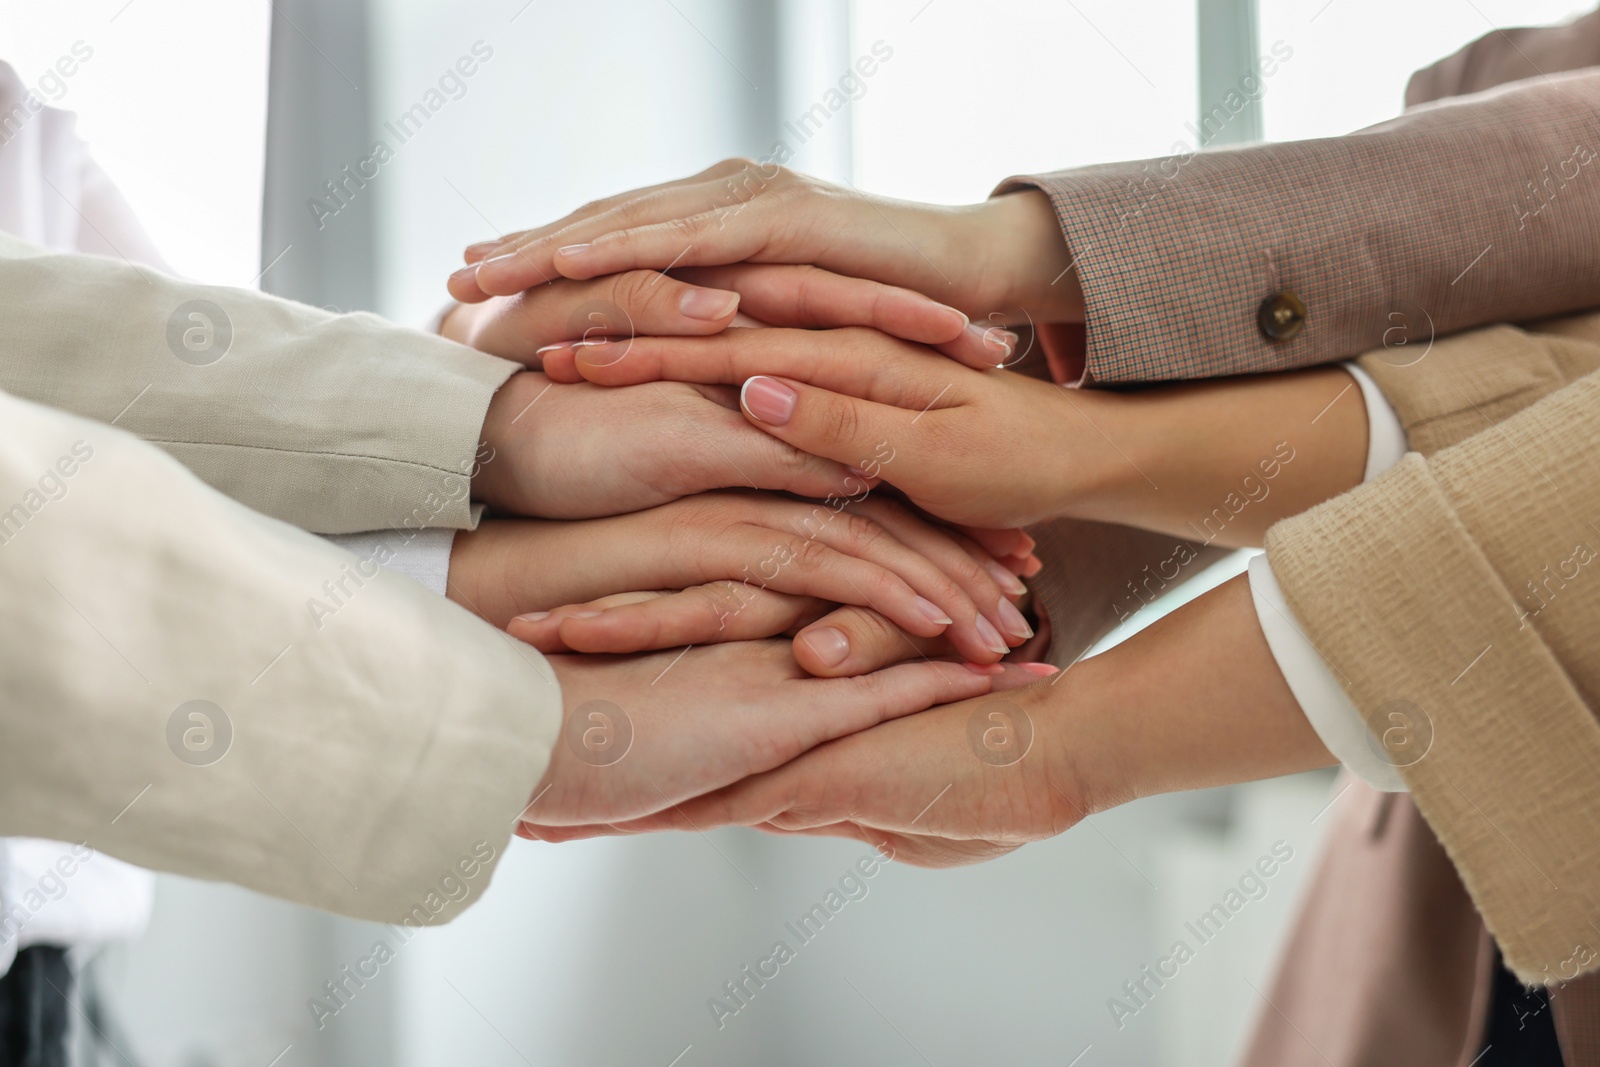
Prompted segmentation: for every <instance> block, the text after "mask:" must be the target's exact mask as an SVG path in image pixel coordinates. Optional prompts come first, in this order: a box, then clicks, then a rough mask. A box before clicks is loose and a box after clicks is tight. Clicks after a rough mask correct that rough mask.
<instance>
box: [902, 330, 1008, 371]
mask: <svg viewBox="0 0 1600 1067" xmlns="http://www.w3.org/2000/svg"><path fill="white" fill-rule="evenodd" d="M896 336H900V335H899V334H896ZM907 340H915V338H907ZM1019 340H1020V339H1019V338H1018V336H1017V335H1016V334H1015V333H1014V332H1012V331H1011V330H1008V329H1006V328H1005V327H1003V326H989V325H985V324H984V323H981V322H971V323H968V324H967V328H966V329H964V330H962V331H961V336H959V337H957V338H955V339H954V340H951V341H946V342H942V343H937V344H935V345H934V348H936V349H937V350H938V351H940V352H943V353H944V354H945V355H947V356H949V357H950V358H951V359H954V360H955V361H956V362H958V363H962V364H965V365H966V366H968V367H971V368H973V369H974V370H994V369H995V368H998V367H1004V366H1007V365H1008V364H1009V363H1010V362H1011V358H1012V355H1013V354H1014V353H1015V352H1016V350H1017V342H1018V341H1019Z"/></svg>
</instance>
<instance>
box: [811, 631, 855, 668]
mask: <svg viewBox="0 0 1600 1067" xmlns="http://www.w3.org/2000/svg"><path fill="white" fill-rule="evenodd" d="M800 640H802V641H804V642H805V643H806V647H807V648H809V649H811V651H812V652H814V653H816V656H817V658H818V659H819V660H821V661H822V662H823V663H824V664H826V665H827V666H829V667H837V666H838V665H839V664H841V663H843V662H844V661H845V658H846V657H847V656H849V655H850V639H849V638H848V637H846V636H845V635H844V631H843V630H839V629H835V628H834V627H832V626H824V627H822V628H821V629H820V630H807V631H806V632H805V633H803V634H801V635H800Z"/></svg>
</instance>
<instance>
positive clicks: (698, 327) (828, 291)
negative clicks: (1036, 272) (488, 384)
mask: <svg viewBox="0 0 1600 1067" xmlns="http://www.w3.org/2000/svg"><path fill="white" fill-rule="evenodd" d="M676 274H677V276H671V275H666V274H659V273H657V272H655V271H649V270H635V271H627V272H624V273H620V274H613V275H609V276H606V277H603V278H596V279H593V280H584V281H572V280H569V279H567V278H559V277H558V278H554V279H552V280H550V281H548V282H542V283H540V284H537V285H536V286H535V287H534V288H531V289H528V290H527V291H526V292H518V293H517V294H516V295H514V296H500V297H496V298H494V299H488V300H486V299H484V297H483V296H482V294H477V296H476V299H477V300H479V301H482V302H481V303H475V304H462V305H460V306H457V307H456V308H454V309H452V310H451V311H450V313H449V314H448V315H446V316H445V320H444V323H443V324H442V325H441V327H440V330H439V332H440V333H441V334H442V335H443V336H445V337H448V338H449V339H450V340H452V341H458V342H460V343H462V344H466V345H471V346H472V347H473V348H477V349H479V350H481V351H484V352H488V353H489V354H490V355H494V356H500V357H501V358H503V359H512V360H516V361H518V362H520V363H525V364H527V365H528V366H530V367H534V368H537V367H539V365H540V355H541V353H540V349H542V348H543V347H544V346H546V345H550V344H554V343H556V342H561V341H586V340H590V339H592V338H599V337H608V338H630V337H635V336H639V335H650V336H666V337H700V336H708V335H710V334H714V333H718V332H720V331H722V330H723V329H725V328H727V327H728V326H729V325H730V324H732V323H736V322H737V323H738V324H741V325H772V326H787V327H795V328H799V329H815V328H819V327H835V326H871V327H873V328H875V329H879V330H882V331H884V332H885V333H888V334H890V335H892V336H895V337H903V338H905V339H906V340H908V341H918V342H922V343H925V344H929V345H934V346H936V347H937V348H938V349H939V351H941V352H943V353H945V354H946V355H948V356H951V357H953V358H955V359H958V360H961V361H962V362H965V363H967V364H968V365H969V366H978V367H989V366H994V365H995V364H996V363H1000V362H1004V361H1005V360H1006V359H1008V358H1009V357H1010V355H1011V352H1012V347H1013V346H1014V345H1015V344H1016V336H1015V335H1014V334H1010V333H1007V332H1005V331H1000V330H991V329H989V328H987V327H985V326H979V327H972V328H968V323H967V317H966V316H965V315H963V314H961V312H959V311H956V310H955V309H954V308H949V307H945V306H944V305H943V304H939V303H936V302H935V301H933V300H930V299H928V298H927V297H925V296H923V295H922V294H920V293H914V292H911V291H910V290H907V289H896V288H894V287H892V286H888V285H881V284H879V283H878V282H873V281H866V280H863V279H860V278H844V277H840V276H839V275H836V274H830V273H828V272H827V271H825V270H819V269H817V268H816V267H812V266H754V265H750V264H743V265H738V266H729V267H713V268H706V269H702V270H682V271H678V272H676Z"/></svg>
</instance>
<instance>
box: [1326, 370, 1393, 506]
mask: <svg viewBox="0 0 1600 1067" xmlns="http://www.w3.org/2000/svg"><path fill="white" fill-rule="evenodd" d="M1339 369H1340V370H1343V371H1345V372H1346V373H1347V374H1349V375H1350V377H1352V378H1354V379H1355V380H1356V384H1357V385H1359V386H1360V387H1361V398H1362V399H1363V400H1365V401H1366V402H1367V470H1366V473H1365V474H1363V475H1362V476H1361V480H1362V481H1363V482H1370V481H1372V480H1373V479H1374V478H1376V477H1377V476H1378V475H1380V474H1382V473H1383V472H1384V471H1386V470H1388V469H1389V468H1390V467H1393V466H1394V465H1395V464H1396V463H1399V462H1400V461H1401V460H1402V459H1404V458H1405V455H1406V452H1408V451H1409V450H1410V444H1409V442H1407V441H1406V428H1405V427H1404V426H1402V425H1401V424H1400V416H1399V415H1398V414H1396V413H1395V410H1394V408H1393V407H1392V406H1391V405H1390V403H1389V398H1388V397H1386V396H1384V395H1383V390H1382V389H1379V388H1378V383H1377V382H1375V381H1373V380H1372V376H1371V375H1370V374H1368V373H1367V372H1366V371H1364V370H1362V369H1361V368H1360V367H1358V366H1356V365H1355V364H1354V363H1341V364H1339Z"/></svg>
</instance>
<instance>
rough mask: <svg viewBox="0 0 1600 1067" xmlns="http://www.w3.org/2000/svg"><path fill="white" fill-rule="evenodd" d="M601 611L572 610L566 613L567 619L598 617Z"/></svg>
mask: <svg viewBox="0 0 1600 1067" xmlns="http://www.w3.org/2000/svg"><path fill="white" fill-rule="evenodd" d="M602 614H603V613H602V612H598V611H574V612H573V613H572V614H571V615H568V616H567V618H569V619H598V618H599V617H600V616H601V615H602Z"/></svg>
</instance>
